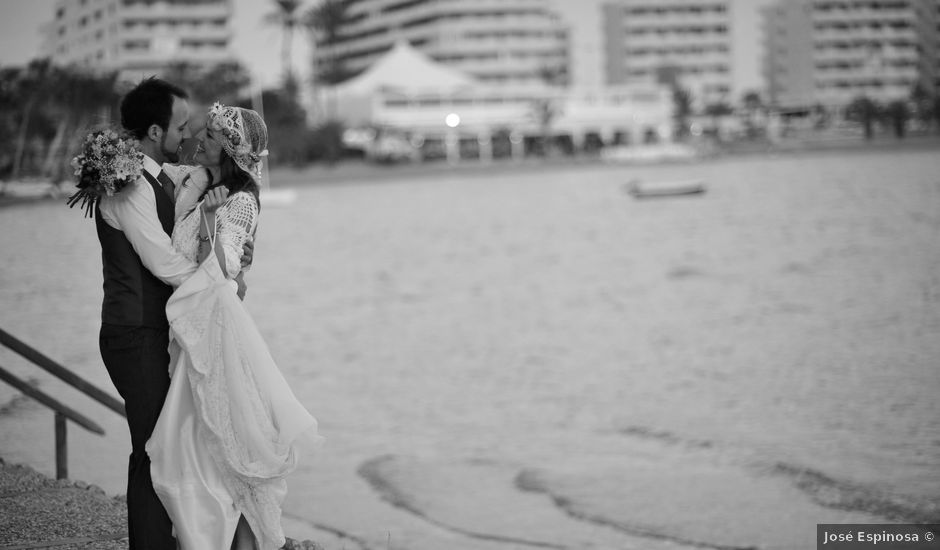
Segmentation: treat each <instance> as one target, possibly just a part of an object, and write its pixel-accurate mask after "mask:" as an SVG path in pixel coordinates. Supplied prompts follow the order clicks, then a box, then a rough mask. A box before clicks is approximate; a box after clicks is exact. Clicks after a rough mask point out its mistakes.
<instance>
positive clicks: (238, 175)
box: [208, 150, 261, 210]
mask: <svg viewBox="0 0 940 550" xmlns="http://www.w3.org/2000/svg"><path fill="white" fill-rule="evenodd" d="M219 161H220V162H219V169H220V174H219V181H218V182H214V181H212V173H211V172H209V186H208V187H209V188H211V187H217V186H219V185H224V186H225V187H226V188H227V189H228V194H229V196H232V195H234V194H235V193H238V192H239V191H247V192H249V193H251V195H252V196H253V197H254V198H255V204H257V205H258V210H261V201H260V199H259V198H258V193H259V191H260V189H259V187H258V183H257V182H256V181H255V180H254V178H252V177H251V174H249V173H248V172H246V171H244V170H242V169H241V167H239V166H238V165H237V164H235V160H234V159H232V157H231V156H229V154H228V153H226V152H225V150H222V151H221V156H220V158H219Z"/></svg>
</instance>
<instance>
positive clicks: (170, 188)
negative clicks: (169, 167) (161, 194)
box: [157, 170, 176, 200]
mask: <svg viewBox="0 0 940 550" xmlns="http://www.w3.org/2000/svg"><path fill="white" fill-rule="evenodd" d="M157 181H159V182H160V185H162V186H163V190H164V191H166V194H167V196H168V197H170V200H174V199H175V198H176V193H175V189H176V186H175V185H173V180H172V179H171V178H170V176H168V175H167V174H166V172H164V171H163V170H160V173H159V174H157Z"/></svg>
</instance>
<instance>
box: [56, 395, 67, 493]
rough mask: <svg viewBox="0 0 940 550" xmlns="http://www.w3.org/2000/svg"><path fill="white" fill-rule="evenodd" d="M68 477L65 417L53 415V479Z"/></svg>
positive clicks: (58, 413)
mask: <svg viewBox="0 0 940 550" xmlns="http://www.w3.org/2000/svg"><path fill="white" fill-rule="evenodd" d="M68 477H69V443H68V433H67V424H66V418H65V415H64V414H62V413H60V412H59V411H56V413H55V478H56V479H68Z"/></svg>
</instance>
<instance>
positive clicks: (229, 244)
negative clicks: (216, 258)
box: [216, 192, 258, 279]
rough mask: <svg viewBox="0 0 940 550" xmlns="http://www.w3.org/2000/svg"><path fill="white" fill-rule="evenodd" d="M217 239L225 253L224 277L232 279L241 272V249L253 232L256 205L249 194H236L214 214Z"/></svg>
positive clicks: (256, 218)
mask: <svg viewBox="0 0 940 550" xmlns="http://www.w3.org/2000/svg"><path fill="white" fill-rule="evenodd" d="M216 218H217V220H216V223H217V224H218V225H217V227H218V233H217V238H218V239H219V242H220V243H221V244H222V251H223V252H224V253H225V276H226V277H228V278H229V279H234V278H235V277H236V276H237V275H238V272H239V271H241V270H242V263H241V258H242V247H243V246H244V245H245V241H246V240H247V239H248V237H249V236H250V235H251V234H252V233H253V232H254V230H255V223H256V222H257V220H258V205H257V203H256V202H255V198H254V196H252V195H251V194H250V193H245V192H241V193H236V194H234V195H233V196H232V197H230V198H229V200H228V201H226V202H225V204H223V205H222V206H220V207H219V210H218V211H217V212H216Z"/></svg>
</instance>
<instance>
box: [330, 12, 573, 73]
mask: <svg viewBox="0 0 940 550" xmlns="http://www.w3.org/2000/svg"><path fill="white" fill-rule="evenodd" d="M338 34H339V38H338V40H337V41H336V43H334V44H328V43H327V42H326V41H325V40H324V37H323V36H322V35H320V36H318V37H317V38H316V41H317V44H316V45H315V47H314V48H313V51H314V54H313V55H314V62H315V66H316V67H318V72H319V73H320V74H322V73H323V69H324V67H328V66H329V65H330V64H331V63H336V64H337V65H338V66H341V67H342V69H343V71H345V72H346V73H348V74H357V73H359V72H362V71H363V70H365V69H366V68H367V67H369V66H370V65H372V64H373V63H374V62H375V61H376V60H377V59H379V58H380V57H381V56H382V54H384V53H385V52H387V51H389V50H391V49H392V47H393V46H394V45H395V43H396V42H398V41H401V40H404V41H407V42H409V43H410V44H411V45H412V46H414V47H415V48H416V49H418V50H420V51H421V52H423V53H425V54H426V55H428V56H430V57H431V58H432V59H434V60H436V61H439V62H442V63H445V64H447V65H449V66H451V67H453V68H455V69H458V70H460V71H462V72H464V73H467V74H469V75H472V76H474V77H475V78H476V79H477V80H479V81H481V82H486V83H492V84H497V85H499V84H512V85H529V84H542V83H544V81H545V80H546V79H547V76H548V74H550V73H555V74H556V75H558V73H559V72H561V73H563V72H564V70H565V69H566V68H567V66H568V61H567V51H568V49H567V46H566V37H565V28H564V25H563V24H562V21H561V20H560V18H559V17H558V15H557V14H556V13H555V12H554V11H553V10H552V9H551V2H550V1H549V0H514V1H512V2H505V1H501V0H450V1H448V2H439V1H434V0H354V1H352V2H350V4H349V8H348V12H347V19H346V21H345V22H344V23H343V24H342V25H341V28H340V29H339V33H338Z"/></svg>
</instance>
